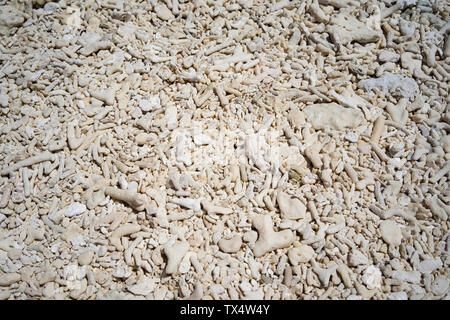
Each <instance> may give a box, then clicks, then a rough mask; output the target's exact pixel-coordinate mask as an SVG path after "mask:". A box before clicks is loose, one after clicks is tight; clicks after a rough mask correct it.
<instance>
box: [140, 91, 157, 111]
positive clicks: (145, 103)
mask: <svg viewBox="0 0 450 320" xmlns="http://www.w3.org/2000/svg"><path fill="white" fill-rule="evenodd" d="M138 106H139V108H141V110H142V111H143V112H148V111H152V110H154V109H157V108H159V107H160V106H161V101H160V99H159V97H158V96H157V95H154V96H152V97H150V98H148V99H142V100H139V102H138Z"/></svg>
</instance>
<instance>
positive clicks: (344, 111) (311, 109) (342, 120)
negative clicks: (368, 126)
mask: <svg viewBox="0 0 450 320" xmlns="http://www.w3.org/2000/svg"><path fill="white" fill-rule="evenodd" d="M303 113H304V114H305V117H306V120H307V121H308V122H310V123H311V125H312V127H313V129H316V130H317V129H325V128H330V129H334V130H338V131H342V130H344V129H345V128H355V127H357V126H358V125H359V124H361V122H362V121H363V119H364V116H363V114H362V112H361V111H359V110H357V109H351V108H344V107H342V106H340V105H339V104H337V103H334V102H331V103H319V104H313V105H311V106H308V107H306V108H305V109H303Z"/></svg>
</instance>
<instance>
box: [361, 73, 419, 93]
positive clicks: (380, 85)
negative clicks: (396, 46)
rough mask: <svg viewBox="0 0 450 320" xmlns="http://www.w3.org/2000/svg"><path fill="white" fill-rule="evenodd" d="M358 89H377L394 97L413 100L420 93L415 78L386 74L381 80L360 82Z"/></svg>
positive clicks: (370, 79)
mask: <svg viewBox="0 0 450 320" xmlns="http://www.w3.org/2000/svg"><path fill="white" fill-rule="evenodd" d="M358 87H359V88H361V89H364V90H366V91H370V90H372V89H373V88H377V89H379V90H381V91H382V92H384V93H386V94H387V93H390V94H391V95H393V96H400V97H404V98H411V97H413V96H415V95H416V94H418V93H419V86H418V85H417V83H416V81H415V80H414V79H413V78H410V77H407V76H404V75H401V74H394V73H390V72H385V73H383V74H382V75H381V77H379V78H369V79H364V80H361V81H359V82H358Z"/></svg>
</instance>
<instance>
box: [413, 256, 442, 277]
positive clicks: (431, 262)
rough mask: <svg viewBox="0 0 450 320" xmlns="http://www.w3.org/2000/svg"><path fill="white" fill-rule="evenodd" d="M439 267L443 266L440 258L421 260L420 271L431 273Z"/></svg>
mask: <svg viewBox="0 0 450 320" xmlns="http://www.w3.org/2000/svg"><path fill="white" fill-rule="evenodd" d="M439 268H442V261H441V259H440V258H436V259H428V260H424V261H421V262H420V263H419V266H418V270H419V272H421V273H426V274H430V273H432V272H433V271H435V270H437V269H439Z"/></svg>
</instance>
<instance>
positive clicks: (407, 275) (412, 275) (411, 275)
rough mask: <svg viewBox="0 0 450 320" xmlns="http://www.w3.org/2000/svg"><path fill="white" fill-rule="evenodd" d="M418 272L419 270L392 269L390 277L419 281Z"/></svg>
mask: <svg viewBox="0 0 450 320" xmlns="http://www.w3.org/2000/svg"><path fill="white" fill-rule="evenodd" d="M420 278H421V275H420V272H419V271H394V272H393V273H392V279H397V280H400V281H406V282H410V283H416V284H419V283H420Z"/></svg>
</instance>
